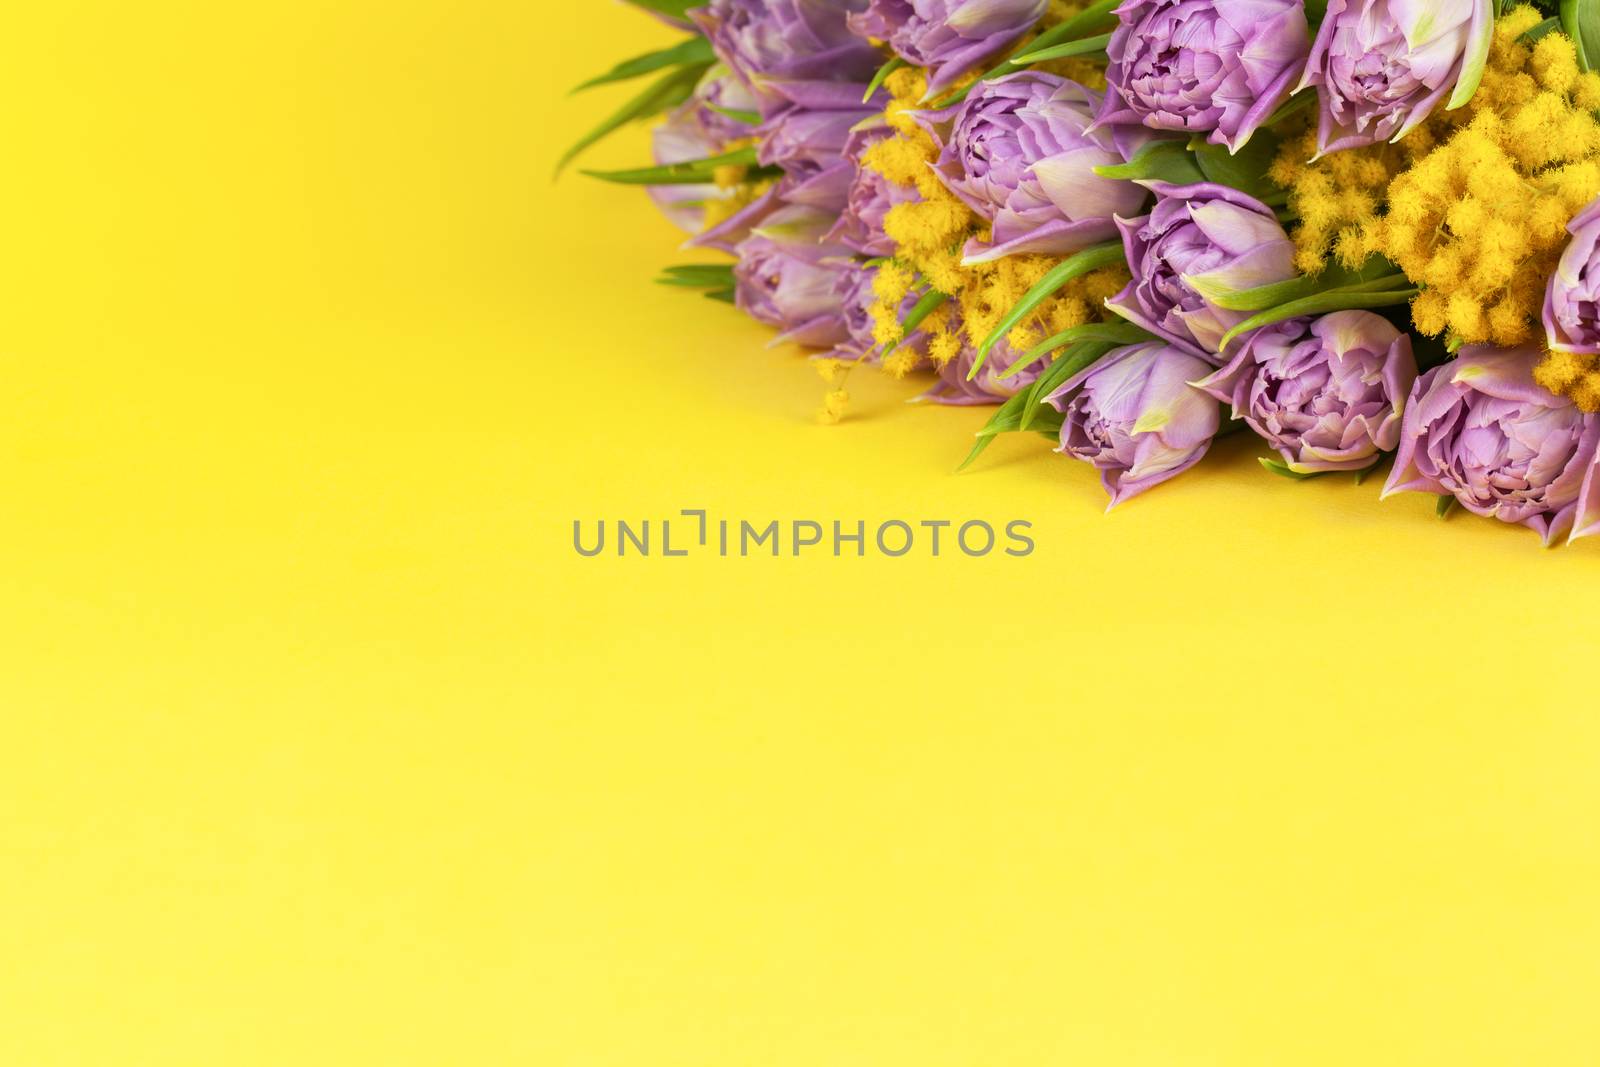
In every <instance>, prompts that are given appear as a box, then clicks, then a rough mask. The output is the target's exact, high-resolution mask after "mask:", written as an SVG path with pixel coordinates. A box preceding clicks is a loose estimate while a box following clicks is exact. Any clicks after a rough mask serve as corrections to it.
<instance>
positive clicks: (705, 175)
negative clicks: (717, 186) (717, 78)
mask: <svg viewBox="0 0 1600 1067" xmlns="http://www.w3.org/2000/svg"><path fill="white" fill-rule="evenodd" d="M755 163H756V149H755V146H754V145H751V146H749V147H747V148H736V149H734V150H733V151H732V152H724V153H722V154H721V155H720V156H708V157H707V158H705V159H691V160H686V161H685V162H683V163H666V164H663V165H662V166H659V167H639V168H636V169H634V170H586V171H584V172H583V173H584V174H587V175H588V176H589V177H591V178H599V179H600V180H601V181H606V182H616V183H617V184H619V185H698V184H700V183H701V182H708V181H710V180H711V178H712V174H713V172H715V171H716V169H717V168H718V167H739V166H744V167H748V166H754V165H755Z"/></svg>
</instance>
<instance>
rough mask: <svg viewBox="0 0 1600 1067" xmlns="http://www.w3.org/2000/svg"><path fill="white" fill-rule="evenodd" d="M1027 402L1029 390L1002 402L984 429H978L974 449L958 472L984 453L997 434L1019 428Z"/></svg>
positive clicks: (962, 462)
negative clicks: (1023, 406)
mask: <svg viewBox="0 0 1600 1067" xmlns="http://www.w3.org/2000/svg"><path fill="white" fill-rule="evenodd" d="M1026 402H1027V391H1026V390H1023V391H1022V392H1019V393H1015V394H1013V395H1012V396H1011V397H1010V398H1008V399H1007V400H1006V402H1005V403H1004V404H1001V405H1000V406H999V407H998V408H997V409H995V413H994V414H993V415H991V416H989V421H988V422H986V423H984V424H983V429H981V430H979V431H978V440H977V442H976V443H974V444H973V446H972V451H971V452H968V453H967V458H966V459H964V460H962V461H961V465H960V466H958V467H957V468H956V471H957V473H959V472H961V471H964V470H966V469H967V468H968V467H969V466H971V465H972V461H973V460H975V459H977V458H978V457H979V456H981V455H983V450H984V449H986V448H988V447H989V444H990V442H992V441H993V440H994V439H995V438H996V437H997V436H999V435H1000V434H1003V433H1008V432H1010V431H1012V430H1015V429H1016V428H1017V423H1018V421H1019V419H1020V417H1021V414H1022V405H1023V404H1025V403H1026Z"/></svg>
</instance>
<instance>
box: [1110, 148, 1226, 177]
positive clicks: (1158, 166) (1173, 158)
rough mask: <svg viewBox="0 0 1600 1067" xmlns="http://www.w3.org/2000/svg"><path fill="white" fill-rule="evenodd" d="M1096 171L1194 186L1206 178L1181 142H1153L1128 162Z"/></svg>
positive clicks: (1117, 175) (1192, 155)
mask: <svg viewBox="0 0 1600 1067" xmlns="http://www.w3.org/2000/svg"><path fill="white" fill-rule="evenodd" d="M1094 172H1095V173H1096V174H1098V175H1100V176H1101V177H1102V178H1127V179H1129V180H1132V181H1146V180H1156V181H1163V182H1171V183H1172V184H1173V185H1193V184H1195V183H1196V182H1203V181H1205V180H1206V176H1205V174H1204V173H1203V172H1202V171H1201V170H1200V164H1199V163H1198V162H1197V161H1196V160H1195V157H1194V153H1193V152H1190V151H1189V150H1188V149H1187V148H1186V147H1184V144H1183V142H1182V141H1151V142H1150V143H1149V144H1147V145H1145V146H1144V147H1143V148H1141V149H1139V150H1138V151H1137V152H1135V153H1134V154H1133V158H1132V159H1130V160H1128V162H1126V163H1113V164H1110V165H1108V166H1103V167H1096V168H1094Z"/></svg>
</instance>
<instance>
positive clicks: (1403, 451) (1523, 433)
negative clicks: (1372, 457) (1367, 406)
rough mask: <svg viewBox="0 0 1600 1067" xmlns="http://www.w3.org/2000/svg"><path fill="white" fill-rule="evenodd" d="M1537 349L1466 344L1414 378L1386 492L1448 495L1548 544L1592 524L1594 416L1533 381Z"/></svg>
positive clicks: (1598, 513) (1599, 432)
mask: <svg viewBox="0 0 1600 1067" xmlns="http://www.w3.org/2000/svg"><path fill="white" fill-rule="evenodd" d="M1543 356H1544V353H1543V352H1541V351H1540V350H1539V349H1537V348H1531V347H1530V348H1515V349H1498V348H1491V347H1489V346H1487V345H1468V346H1466V347H1464V348H1462V349H1461V352H1460V354H1459V355H1458V356H1457V358H1456V359H1454V360H1453V361H1451V362H1449V363H1444V364H1441V365H1440V366H1437V367H1435V368H1433V369H1432V370H1430V371H1428V372H1427V373H1426V374H1424V375H1423V376H1422V377H1420V378H1418V379H1417V383H1416V385H1414V386H1413V387H1412V389H1411V397H1410V399H1409V400H1408V401H1407V405H1406V411H1405V417H1404V419H1403V420H1402V422H1401V426H1400V451H1399V452H1398V454H1396V456H1395V461H1394V471H1393V473H1392V474H1390V475H1389V482H1388V484H1387V485H1386V486H1384V490H1383V494H1384V496H1388V495H1389V494H1390V493H1398V492H1403V491H1407V490H1415V491H1419V492H1429V493H1438V494H1440V495H1446V494H1448V495H1451V496H1454V497H1455V498H1456V499H1457V500H1458V501H1460V502H1461V505H1462V507H1465V508H1466V509H1467V510H1469V511H1474V512H1476V513H1478V514H1479V515H1490V516H1493V517H1494V518H1497V519H1499V520H1500V521H1502V522H1515V523H1521V524H1522V525H1524V526H1527V527H1528V528H1530V529H1532V530H1534V531H1535V532H1537V533H1538V534H1539V536H1540V537H1542V538H1544V542H1545V544H1547V545H1548V544H1550V543H1551V542H1552V541H1554V540H1555V539H1556V538H1559V537H1562V536H1563V535H1566V534H1567V533H1568V532H1569V531H1574V536H1582V535H1583V534H1585V533H1592V532H1594V530H1595V528H1596V526H1597V525H1600V501H1597V500H1596V497H1597V495H1600V494H1596V492H1595V478H1594V475H1593V469H1594V465H1595V452H1596V445H1597V444H1600V417H1597V416H1594V415H1585V414H1584V413H1583V412H1581V411H1579V410H1578V409H1577V408H1576V407H1575V406H1573V404H1572V402H1571V401H1570V400H1567V399H1565V398H1563V397H1558V396H1556V395H1554V394H1553V393H1550V392H1548V391H1546V390H1545V389H1543V388H1541V387H1540V386H1539V385H1537V384H1536V383H1535V382H1534V380H1533V369H1534V367H1536V366H1538V364H1539V362H1540V360H1541V359H1542V358H1543ZM1575 527H1577V529H1576V530H1575Z"/></svg>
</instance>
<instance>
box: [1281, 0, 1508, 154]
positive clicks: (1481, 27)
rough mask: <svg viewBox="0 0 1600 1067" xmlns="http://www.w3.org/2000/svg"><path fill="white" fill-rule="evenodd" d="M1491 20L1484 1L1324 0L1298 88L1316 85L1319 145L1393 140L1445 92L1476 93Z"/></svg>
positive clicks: (1330, 148)
mask: <svg viewBox="0 0 1600 1067" xmlns="http://www.w3.org/2000/svg"><path fill="white" fill-rule="evenodd" d="M1493 30H1494V18H1493V16H1492V14H1491V13H1490V9H1489V0H1448V2H1445V3H1440V2H1433V3H1429V2H1426V0H1414V2H1411V3H1389V2H1387V0H1328V11H1327V14H1326V15H1324V16H1323V19H1322V26H1321V28H1319V29H1318V30H1317V39H1316V41H1314V42H1313V43H1312V45H1311V58H1310V60H1309V61H1308V62H1307V64H1306V72H1305V77H1304V78H1303V79H1301V82H1300V86H1299V88H1301V89H1303V88H1305V87H1306V86H1308V85H1315V86H1316V87H1317V99H1318V106H1319V114H1318V119H1317V149H1318V151H1320V152H1337V151H1339V150H1340V149H1343V148H1359V147H1360V146H1362V145H1369V144H1376V143H1378V142H1379V141H1398V140H1399V139H1400V138H1401V137H1404V136H1405V135H1406V134H1407V133H1409V132H1410V131H1411V129H1412V128H1413V127H1414V126H1416V125H1417V124H1418V123H1420V122H1421V121H1422V120H1423V119H1425V118H1427V117H1428V116H1429V115H1430V114H1432V113H1433V109H1434V108H1435V107H1437V106H1438V105H1439V104H1440V103H1441V102H1442V101H1444V99H1445V97H1446V95H1449V102H1448V104H1447V106H1448V107H1460V106H1461V105H1462V104H1465V103H1466V102H1467V101H1468V100H1469V99H1471V97H1472V94H1473V93H1474V92H1476V91H1477V88H1478V81H1479V79H1481V78H1482V77H1483V65H1484V62H1485V60H1486V59H1487V57H1488V55H1489V38H1490V36H1491V34H1492V33H1493Z"/></svg>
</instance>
